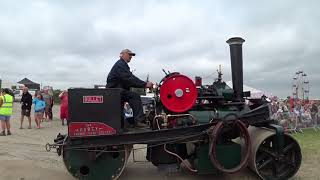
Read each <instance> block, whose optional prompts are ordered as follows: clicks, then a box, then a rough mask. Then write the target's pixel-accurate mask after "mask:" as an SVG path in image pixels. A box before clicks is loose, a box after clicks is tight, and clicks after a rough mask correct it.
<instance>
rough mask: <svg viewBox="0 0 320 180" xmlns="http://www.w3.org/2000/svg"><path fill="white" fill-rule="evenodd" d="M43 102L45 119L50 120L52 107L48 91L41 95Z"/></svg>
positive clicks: (51, 99) (51, 98)
mask: <svg viewBox="0 0 320 180" xmlns="http://www.w3.org/2000/svg"><path fill="white" fill-rule="evenodd" d="M42 96H43V100H44V101H45V102H46V107H45V119H46V120H48V119H49V120H52V106H53V97H52V96H51V95H50V94H49V90H48V89H45V90H44V93H43V95H42Z"/></svg>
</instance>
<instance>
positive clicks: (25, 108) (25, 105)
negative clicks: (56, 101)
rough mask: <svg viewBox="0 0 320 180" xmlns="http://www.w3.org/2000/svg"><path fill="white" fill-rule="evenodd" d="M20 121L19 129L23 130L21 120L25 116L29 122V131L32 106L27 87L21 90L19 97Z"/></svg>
mask: <svg viewBox="0 0 320 180" xmlns="http://www.w3.org/2000/svg"><path fill="white" fill-rule="evenodd" d="M20 103H21V119H20V129H23V119H24V116H26V117H27V118H28V120H29V126H28V129H31V117H30V114H31V106H32V96H31V94H30V93H29V91H28V88H27V87H24V88H23V94H22V97H21V101H20Z"/></svg>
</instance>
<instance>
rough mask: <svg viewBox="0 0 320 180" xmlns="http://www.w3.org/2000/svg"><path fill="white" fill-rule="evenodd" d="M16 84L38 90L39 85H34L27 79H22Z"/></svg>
mask: <svg viewBox="0 0 320 180" xmlns="http://www.w3.org/2000/svg"><path fill="white" fill-rule="evenodd" d="M17 83H19V84H23V85H25V86H26V87H28V88H29V89H40V84H38V83H35V82H33V81H31V80H30V79H28V78H23V79H22V80H21V81H18V82H17Z"/></svg>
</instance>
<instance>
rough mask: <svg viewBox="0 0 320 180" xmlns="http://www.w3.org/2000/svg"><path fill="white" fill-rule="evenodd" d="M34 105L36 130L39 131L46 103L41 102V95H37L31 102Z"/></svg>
mask: <svg viewBox="0 0 320 180" xmlns="http://www.w3.org/2000/svg"><path fill="white" fill-rule="evenodd" d="M32 103H33V104H34V116H35V121H36V124H37V128H38V129H40V122H41V119H42V116H43V113H44V109H45V107H46V102H45V101H44V100H43V97H42V95H41V94H40V93H39V94H37V97H35V98H34V99H33V100H32Z"/></svg>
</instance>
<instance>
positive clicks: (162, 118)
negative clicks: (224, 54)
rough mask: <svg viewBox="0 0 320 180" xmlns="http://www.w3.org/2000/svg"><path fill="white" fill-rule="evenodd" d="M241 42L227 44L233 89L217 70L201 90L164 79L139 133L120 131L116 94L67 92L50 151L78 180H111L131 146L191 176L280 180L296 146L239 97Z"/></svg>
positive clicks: (288, 173) (262, 102)
mask: <svg viewBox="0 0 320 180" xmlns="http://www.w3.org/2000/svg"><path fill="white" fill-rule="evenodd" d="M243 42H244V40H243V39H242V38H238V37H235V38H231V39H229V40H228V41H227V43H228V44H229V45H230V54H231V70H232V83H233V85H232V86H233V87H229V86H227V84H226V83H225V82H224V81H223V80H222V73H221V71H219V73H218V78H217V80H215V81H214V82H213V83H212V84H209V85H203V84H202V80H201V77H196V78H195V82H194V81H193V80H192V79H190V78H189V77H187V76H185V75H183V74H180V73H178V72H174V73H166V75H165V77H164V78H163V79H162V80H161V81H160V83H159V86H158V87H157V88H156V89H155V91H154V97H153V98H151V99H150V101H148V102H147V103H146V104H144V109H145V112H146V123H148V124H149V125H150V127H149V128H146V129H130V128H126V121H124V116H123V114H124V113H123V104H124V102H122V101H121V98H120V91H121V90H120V89H69V122H68V134H66V135H61V134H58V136H57V137H56V138H55V140H54V144H47V150H50V149H51V148H56V150H57V153H58V155H61V156H62V158H63V162H64V164H65V166H66V168H67V170H68V172H69V173H70V174H71V175H73V176H74V177H76V178H78V179H86V180H108V179H117V178H118V177H119V176H120V175H121V173H122V171H123V169H124V168H125V166H126V163H127V161H128V158H129V155H130V153H131V152H132V151H134V146H133V145H134V144H146V145H147V146H146V147H147V148H146V149H147V153H146V159H147V160H148V161H150V162H151V163H152V164H153V165H154V166H157V167H160V166H169V165H177V168H185V169H187V170H189V171H191V172H193V173H195V174H215V173H219V172H223V173H235V172H237V171H239V170H241V169H243V168H247V167H248V168H250V169H251V170H252V171H253V172H255V173H256V174H257V175H258V176H259V177H260V178H261V179H275V180H280V179H288V178H290V177H293V176H294V175H295V174H296V172H297V171H298V170H299V168H300V165H301V160H302V156H301V149H300V146H299V144H298V143H297V141H296V140H295V139H294V138H293V137H291V136H290V135H288V134H286V133H284V130H283V128H282V127H281V126H279V125H277V124H276V123H275V121H274V120H272V119H271V118H270V104H269V102H268V101H267V100H266V99H264V98H261V99H251V98H249V97H250V92H244V91H243V72H242V71H243V68H242V44H243Z"/></svg>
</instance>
